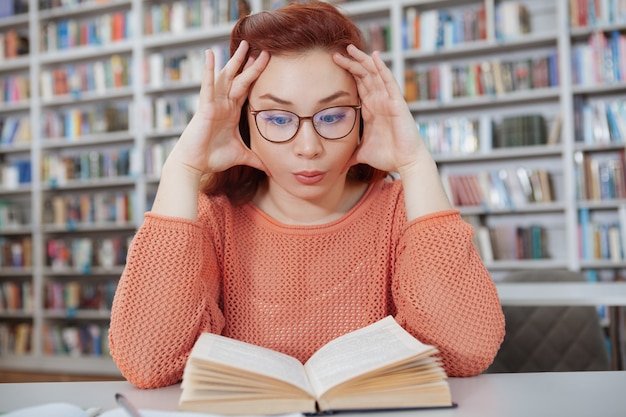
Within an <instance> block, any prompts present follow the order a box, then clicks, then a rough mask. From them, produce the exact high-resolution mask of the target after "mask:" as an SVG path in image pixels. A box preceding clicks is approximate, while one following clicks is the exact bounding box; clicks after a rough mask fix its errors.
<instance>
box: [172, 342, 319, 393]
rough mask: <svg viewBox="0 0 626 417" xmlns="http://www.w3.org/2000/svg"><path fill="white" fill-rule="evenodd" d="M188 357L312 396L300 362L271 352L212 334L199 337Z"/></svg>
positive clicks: (311, 390)
mask: <svg viewBox="0 0 626 417" xmlns="http://www.w3.org/2000/svg"><path fill="white" fill-rule="evenodd" d="M190 357H191V358H195V359H199V360H202V361H204V362H210V363H217V364H220V365H225V366H228V367H231V368H234V369H240V370H242V371H245V372H255V373H258V374H260V375H263V376H267V377H270V378H275V379H278V380H280V381H285V382H287V383H289V384H291V385H294V386H297V387H299V388H301V389H302V390H304V391H306V392H307V393H309V394H310V395H312V396H313V395H314V394H313V389H312V388H311V385H310V384H309V380H308V379H307V376H306V373H305V372H304V367H303V366H302V364H301V363H300V361H298V360H297V359H296V358H293V357H291V356H289V355H285V354H283V353H280V352H276V351H274V350H271V349H267V348H264V347H261V346H256V345H253V344H250V343H245V342H241V341H239V340H235V339H231V338H228V337H224V336H221V335H217V334H213V333H203V334H202V335H200V338H199V339H198V341H197V342H196V344H195V345H194V347H193V349H192V351H191V356H190ZM183 383H184V381H183Z"/></svg>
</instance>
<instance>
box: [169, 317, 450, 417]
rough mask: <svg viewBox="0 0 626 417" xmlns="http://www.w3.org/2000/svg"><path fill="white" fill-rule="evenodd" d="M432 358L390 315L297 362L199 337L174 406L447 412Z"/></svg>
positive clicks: (236, 410) (441, 377) (233, 411)
mask: <svg viewBox="0 0 626 417" xmlns="http://www.w3.org/2000/svg"><path fill="white" fill-rule="evenodd" d="M435 353H437V350H436V349H435V348H434V347H433V346H429V345H425V344H423V343H421V342H419V341H418V340H416V339H415V338H414V337H413V336H411V334H409V333H408V332H407V331H406V330H404V329H403V328H402V327H401V326H400V325H399V324H398V323H397V322H396V321H395V320H394V319H393V317H391V316H388V317H386V318H384V319H382V320H380V321H378V322H376V323H374V324H371V325H369V326H367V327H364V328H362V329H359V330H356V331H354V332H351V333H348V334H346V335H343V336H340V337H338V338H337V339H335V340H332V341H330V342H329V343H327V344H326V345H324V346H322V347H321V348H320V349H319V350H318V351H317V352H316V353H315V354H314V355H313V356H311V358H310V359H309V360H308V361H307V362H306V364H304V365H302V363H301V362H300V361H298V360H297V359H295V358H293V357H291V356H289V355H285V354H283V353H280V352H276V351H273V350H271V349H267V348H263V347H259V346H255V345H252V344H248V343H244V342H241V341H237V340H234V339H230V338H227V337H224V336H220V335H216V334H211V333H203V334H202V335H201V336H200V338H199V339H198V341H197V342H196V344H195V345H194V347H193V349H192V351H191V355H190V357H189V360H188V361H187V364H186V366H185V371H184V374H183V382H182V384H181V388H182V394H181V397H180V401H179V409H181V410H184V411H196V412H205V413H217V414H225V415H241V414H282V413H293V412H302V413H316V412H331V411H339V410H367V409H376V410H384V409H397V408H420V407H446V406H447V407H450V406H452V399H451V395H450V387H449V385H448V382H447V380H446V378H447V376H446V374H445V372H444V370H443V368H442V367H441V365H440V363H439V360H438V359H437V358H436V357H433V354H435Z"/></svg>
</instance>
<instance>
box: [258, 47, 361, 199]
mask: <svg viewBox="0 0 626 417" xmlns="http://www.w3.org/2000/svg"><path fill="white" fill-rule="evenodd" d="M358 104H359V98H358V94H357V90H356V84H355V82H354V79H353V78H352V76H351V75H350V74H349V73H348V72H346V71H345V70H343V69H342V68H340V67H339V66H337V65H336V64H335V63H334V62H333V59H332V55H331V53H329V52H326V51H322V50H314V51H311V52H308V53H306V54H298V55H283V56H272V58H271V59H270V61H269V63H268V65H267V67H266V69H265V70H264V71H263V73H262V74H261V75H260V76H259V78H258V79H257V81H256V83H255V84H254V86H253V87H252V89H251V90H250V94H249V109H248V110H250V111H263V110H283V111H288V112H291V113H294V114H295V115H298V116H300V117H310V116H313V115H314V114H316V113H318V112H320V110H324V109H326V108H329V107H334V106H355V105H358ZM353 114H354V113H353V111H352V109H349V108H343V109H341V108H336V109H331V110H329V111H328V112H322V113H318V116H317V117H316V118H315V121H316V122H317V123H318V130H319V131H320V132H321V133H322V134H324V135H326V136H329V135H333V134H335V133H336V132H339V131H343V129H345V130H348V129H349V126H348V124H350V122H351V118H352V115H353ZM359 119H360V111H358V110H357V111H356V120H355V122H354V128H353V129H352V130H351V131H350V132H349V133H348V134H347V135H346V136H345V137H342V138H340V139H334V140H328V139H325V138H324V137H322V136H321V135H320V133H318V132H317V131H316V130H315V129H314V127H313V120H311V119H307V120H301V121H300V123H299V128H298V130H297V133H296V134H295V136H294V137H293V139H291V140H288V141H286V142H282V143H272V142H270V141H268V140H266V139H264V138H263V136H262V135H261V133H260V132H259V129H261V130H262V132H263V134H264V135H265V136H266V137H267V138H268V139H270V140H278V139H283V138H284V137H288V136H289V133H285V132H286V131H287V130H289V125H291V126H292V127H294V126H295V124H297V122H298V121H297V117H293V116H291V115H290V114H286V113H284V112H273V113H263V114H259V115H257V122H258V126H259V127H257V123H255V117H254V116H253V115H251V114H250V113H248V121H249V124H250V147H251V149H252V150H253V151H254V152H255V153H256V154H257V155H258V156H259V158H260V159H261V160H262V161H263V163H264V164H265V166H266V167H267V171H268V176H269V187H270V188H269V189H270V192H274V191H275V190H280V192H286V193H288V194H290V195H292V196H295V197H297V198H301V199H306V200H315V199H317V198H323V197H324V196H325V195H327V194H328V193H330V192H332V190H342V189H343V186H344V183H345V180H346V173H347V169H348V168H349V167H348V166H347V163H348V161H349V160H350V157H351V156H352V154H353V152H354V150H355V149H356V147H357V146H358V138H359ZM341 124H344V125H345V126H344V127H339V126H340V125H341ZM283 133H285V134H283ZM279 136H280V137H279Z"/></svg>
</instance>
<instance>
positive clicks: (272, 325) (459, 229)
mask: <svg viewBox="0 0 626 417" xmlns="http://www.w3.org/2000/svg"><path fill="white" fill-rule="evenodd" d="M362 50H363V44H362V40H361V35H360V33H359V31H358V29H357V27H356V26H355V25H354V24H353V23H352V22H351V21H350V20H349V19H347V18H346V17H345V16H343V15H342V14H341V13H339V12H338V11H337V10H336V9H335V8H334V7H333V6H331V5H328V4H327V3H322V2H312V3H309V4H297V5H291V6H287V7H285V8H282V9H279V10H276V11H273V12H263V13H259V14H256V15H251V16H248V17H244V18H242V19H241V20H240V21H238V22H237V23H236V25H235V27H234V29H233V31H232V36H231V59H230V60H229V62H228V63H227V65H226V66H225V67H224V69H223V70H222V71H220V72H219V74H218V75H217V76H215V74H214V57H213V55H212V53H211V52H210V51H207V52H206V62H205V68H204V74H203V79H202V86H201V89H200V103H199V109H198V111H197V113H196V114H195V115H194V117H193V118H192V120H191V121H190V123H189V124H188V126H187V127H186V129H185V130H184V132H183V134H182V135H181V137H180V139H179V140H178V142H177V144H176V146H175V148H174V149H173V151H172V152H171V154H170V155H169V157H168V159H167V161H166V163H165V165H164V167H163V171H162V179H161V182H160V184H159V188H158V192H157V196H156V199H155V202H154V206H153V208H152V210H151V212H148V213H146V215H145V219H144V223H143V225H142V226H141V228H140V229H139V231H138V232H137V234H136V236H135V238H134V240H133V243H132V245H131V248H130V249H129V252H128V258H127V265H126V268H125V271H124V273H123V275H122V277H121V279H120V282H119V286H118V289H117V293H116V296H115V300H114V303H113V310H112V316H111V329H110V339H109V340H110V349H111V354H112V356H113V359H114V360H115V362H116V363H117V365H118V367H119V368H120V370H121V372H122V374H123V375H124V376H125V377H126V378H127V379H128V380H129V381H130V382H132V383H133V384H135V385H136V386H138V387H142V388H156V387H162V386H166V385H170V384H174V383H176V382H179V381H180V380H181V378H182V372H183V368H184V365H185V362H186V360H187V357H188V355H189V352H190V350H191V348H192V346H193V344H194V342H195V341H196V339H197V338H198V336H199V334H200V333H202V332H214V333H219V334H222V335H225V336H228V337H233V338H236V339H239V340H243V341H246V342H250V343H254V344H257V345H261V346H265V347H269V348H272V349H275V350H278V351H281V352H284V353H287V354H290V355H292V356H295V357H296V358H298V359H299V360H301V361H302V362H305V361H306V360H307V359H308V358H309V357H310V356H311V354H312V353H313V352H315V351H316V350H317V349H318V348H319V347H320V346H322V345H323V344H325V343H326V342H328V341H329V340H331V339H334V338H336V337H337V336H339V335H341V334H344V333H347V332H349V331H352V330H355V329H357V328H360V327H363V326H365V325H368V324H371V323H373V322H374V321H377V320H379V319H381V318H383V317H385V316H387V315H389V314H391V315H393V316H394V317H395V319H396V320H397V321H398V323H400V324H401V325H402V326H403V327H404V328H405V329H407V330H408V331H409V332H410V333H412V334H413V335H414V336H415V337H416V338H417V339H419V340H420V341H422V342H424V343H428V344H432V345H434V346H436V347H437V348H438V349H439V351H440V356H441V358H442V361H443V365H444V367H445V369H446V371H447V373H448V375H450V376H469V375H476V374H478V373H480V372H482V371H483V370H484V369H486V368H487V367H488V366H489V364H490V363H491V362H492V360H493V358H494V356H495V354H496V352H497V350H498V348H499V346H500V343H501V342H502V339H503V335H504V318H503V315H502V310H501V307H500V304H499V300H498V296H497V293H496V290H495V287H494V285H493V282H492V281H491V278H490V276H489V274H488V272H487V270H486V269H485V267H484V265H483V264H482V262H481V260H480V258H479V255H478V252H477V251H476V248H475V247H474V246H473V244H472V234H473V231H472V229H471V227H470V226H469V225H468V224H466V223H464V222H463V221H462V219H461V217H460V215H459V212H458V211H457V210H454V209H453V208H452V206H451V204H450V202H449V200H448V198H447V196H446V193H445V192H444V189H443V187H442V184H441V181H440V178H439V174H438V171H437V167H436V165H435V163H434V161H433V159H432V157H431V156H430V154H429V152H428V151H427V149H426V147H425V145H424V143H423V142H422V139H421V137H420V135H419V133H418V130H417V127H416V124H415V121H414V120H413V117H412V115H411V113H410V111H409V109H408V107H407V105H406V102H405V101H404V99H403V96H402V93H401V90H400V88H399V86H398V85H397V83H396V81H395V80H394V78H393V76H392V74H391V72H390V71H389V69H388V68H387V67H386V66H385V64H384V63H383V61H382V60H381V58H380V56H379V55H378V53H376V52H375V53H373V54H372V56H369V55H367V54H365V53H364V52H362ZM386 172H394V173H396V174H397V175H398V176H399V179H398V180H395V181H394V180H392V179H390V178H389V177H388V176H387V175H386V174H385V173H386Z"/></svg>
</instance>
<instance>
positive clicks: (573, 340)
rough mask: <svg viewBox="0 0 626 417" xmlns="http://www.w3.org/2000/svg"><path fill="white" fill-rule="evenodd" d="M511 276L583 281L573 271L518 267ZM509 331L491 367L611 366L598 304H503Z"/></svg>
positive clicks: (519, 279)
mask: <svg viewBox="0 0 626 417" xmlns="http://www.w3.org/2000/svg"><path fill="white" fill-rule="evenodd" d="M504 280H505V281H508V282H536V281H545V282H558V281H584V280H585V278H584V277H583V276H582V275H581V274H579V273H576V272H570V271H561V270H559V271H540V270H532V271H517V272H513V273H510V274H509V275H507V276H506V277H505V278H504ZM503 310H504V316H505V319H506V335H505V337H504V342H503V344H502V346H501V347H500V351H499V352H498V354H497V356H496V358H495V360H494V362H493V364H492V365H491V366H490V367H489V369H487V371H485V372H488V373H501V372H544V371H592V370H594V371H598V370H609V369H611V362H610V358H609V351H608V348H607V342H606V337H605V334H604V331H603V329H602V326H601V324H600V320H599V316H598V313H597V310H596V308H595V307H581V306H577V307H552V306H550V307H517V306H516V307H513V306H504V307H503Z"/></svg>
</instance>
